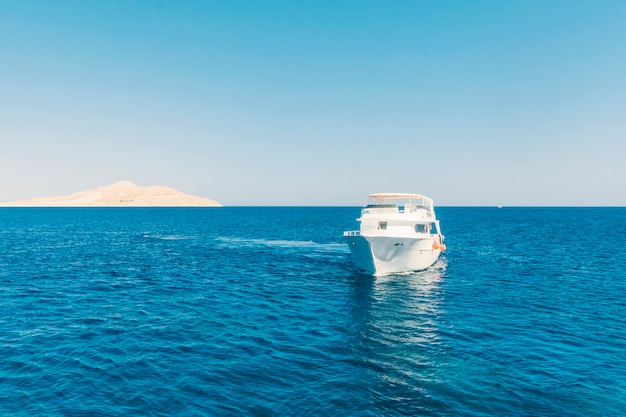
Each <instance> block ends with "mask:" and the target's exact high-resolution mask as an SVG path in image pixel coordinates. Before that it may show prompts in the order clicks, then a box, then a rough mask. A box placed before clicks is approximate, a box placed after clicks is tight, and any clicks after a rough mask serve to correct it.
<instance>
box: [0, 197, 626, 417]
mask: <svg viewBox="0 0 626 417" xmlns="http://www.w3.org/2000/svg"><path fill="white" fill-rule="evenodd" d="M437 211H438V215H439V217H440V219H441V223H442V228H443V232H444V234H445V235H446V244H447V247H448V250H447V251H446V252H445V254H444V255H443V256H442V257H441V258H440V260H439V261H438V262H437V263H436V264H435V265H434V266H433V267H432V268H430V269H428V270H426V271H423V272H419V273H412V274H399V275H393V276H387V277H378V278H374V277H370V276H366V275H360V274H358V273H356V272H355V271H354V267H353V265H352V263H351V259H350V254H349V251H348V249H347V246H346V245H345V244H344V243H343V241H342V237H341V234H342V232H343V230H349V229H353V228H356V227H357V224H356V222H355V218H356V217H358V214H359V208H354V207H288V208H285V207H226V208H209V209H207V208H197V209H194V208H184V209H183V208H178V209H174V208H146V209H144V208H3V209H0V249H1V250H0V307H1V309H0V326H1V327H0V328H1V329H2V331H1V332H0V414H1V415H9V416H121V415H124V416H125V415H136V416H141V415H145V416H172V415H175V416H241V415H250V416H321V415H329V416H330V415H332V416H402V415H411V416H416V415H424V416H460V415H463V416H494V415H498V416H500V415H507V416H621V415H626V301H625V300H624V294H626V239H624V236H625V235H626V209H624V208H513V207H512V208H509V207H505V208H503V209H497V208H461V207H441V208H438V209H437Z"/></svg>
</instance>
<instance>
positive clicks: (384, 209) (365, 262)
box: [343, 193, 446, 275]
mask: <svg viewBox="0 0 626 417" xmlns="http://www.w3.org/2000/svg"><path fill="white" fill-rule="evenodd" d="M356 220H357V221H358V222H359V223H360V229H359V230H354V231H347V232H344V233H343V236H344V238H345V240H346V242H347V243H348V246H349V248H350V253H351V254H352V259H353V260H354V263H355V265H356V267H357V269H358V270H359V271H360V272H363V273H366V274H372V275H387V274H393V273H398V272H409V271H419V270H423V269H426V268H428V267H430V266H431V265H433V264H434V263H435V262H436V261H437V258H438V257H439V255H440V254H441V252H442V251H444V250H445V249H446V245H444V244H443V241H444V236H443V235H442V234H441V229H440V226H439V220H437V218H436V216H435V209H434V206H433V200H432V199H430V198H428V197H426V196H423V195H420V194H408V193H380V194H371V195H370V196H369V203H368V205H367V206H365V207H363V209H362V210H361V217H359V218H358V219H356Z"/></svg>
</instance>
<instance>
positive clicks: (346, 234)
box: [343, 230, 361, 236]
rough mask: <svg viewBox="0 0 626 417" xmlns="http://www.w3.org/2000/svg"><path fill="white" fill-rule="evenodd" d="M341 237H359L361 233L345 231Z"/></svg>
mask: <svg viewBox="0 0 626 417" xmlns="http://www.w3.org/2000/svg"><path fill="white" fill-rule="evenodd" d="M343 235H344V236H360V235H361V232H360V231H358V230H350V231H347V232H343Z"/></svg>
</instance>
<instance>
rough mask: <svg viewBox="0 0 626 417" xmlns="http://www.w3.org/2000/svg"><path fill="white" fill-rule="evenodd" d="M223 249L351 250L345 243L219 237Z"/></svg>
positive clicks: (328, 251)
mask: <svg viewBox="0 0 626 417" xmlns="http://www.w3.org/2000/svg"><path fill="white" fill-rule="evenodd" d="M215 241H216V243H217V245H218V246H220V247H222V248H255V247H256V248H270V249H271V248H276V249H287V250H294V251H302V252H313V253H341V254H346V253H349V249H348V248H347V247H346V245H345V244H343V243H337V242H330V243H318V242H313V241H312V240H281V239H277V240H272V239H247V238H238V237H218V238H216V239H215Z"/></svg>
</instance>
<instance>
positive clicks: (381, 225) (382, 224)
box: [378, 222, 387, 230]
mask: <svg viewBox="0 0 626 417" xmlns="http://www.w3.org/2000/svg"><path fill="white" fill-rule="evenodd" d="M378 228H379V229H380V230H387V222H378Z"/></svg>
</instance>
